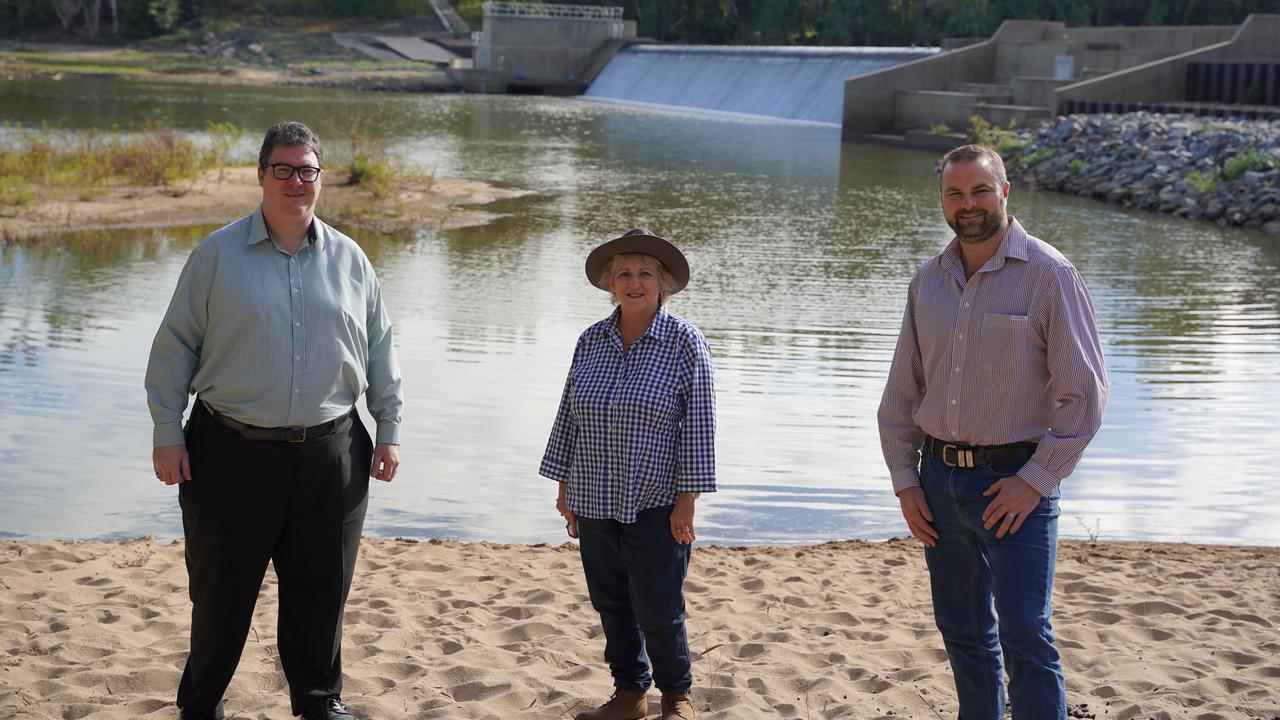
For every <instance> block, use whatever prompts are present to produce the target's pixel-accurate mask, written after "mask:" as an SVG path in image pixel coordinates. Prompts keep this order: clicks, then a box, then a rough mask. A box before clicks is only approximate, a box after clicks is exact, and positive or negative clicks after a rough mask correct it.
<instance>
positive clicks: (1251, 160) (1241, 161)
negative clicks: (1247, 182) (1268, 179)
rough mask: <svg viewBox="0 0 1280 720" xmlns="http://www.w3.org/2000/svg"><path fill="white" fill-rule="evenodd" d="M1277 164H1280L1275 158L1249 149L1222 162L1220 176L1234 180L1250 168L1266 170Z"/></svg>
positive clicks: (1228, 180) (1227, 179) (1229, 180)
mask: <svg viewBox="0 0 1280 720" xmlns="http://www.w3.org/2000/svg"><path fill="white" fill-rule="evenodd" d="M1277 166H1280V163H1277V160H1276V158H1273V157H1271V156H1270V155H1267V154H1265V153H1260V152H1258V151H1257V150H1250V151H1249V152H1245V153H1240V154H1239V155H1237V156H1235V157H1233V158H1231V159H1230V160H1228V161H1226V162H1225V163H1223V165H1222V177H1223V178H1224V179H1226V181H1227V182H1235V181H1236V180H1239V179H1240V178H1241V177H1242V176H1243V175H1244V174H1245V173H1246V172H1248V171H1250V170H1268V169H1270V168H1273V167H1277Z"/></svg>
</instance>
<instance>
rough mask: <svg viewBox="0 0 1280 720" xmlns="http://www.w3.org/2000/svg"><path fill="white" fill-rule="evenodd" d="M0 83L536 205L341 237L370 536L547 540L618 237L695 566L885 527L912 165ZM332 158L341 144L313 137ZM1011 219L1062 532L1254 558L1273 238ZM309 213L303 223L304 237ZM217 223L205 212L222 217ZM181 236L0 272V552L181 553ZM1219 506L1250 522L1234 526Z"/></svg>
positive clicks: (931, 236) (72, 245) (612, 130)
mask: <svg viewBox="0 0 1280 720" xmlns="http://www.w3.org/2000/svg"><path fill="white" fill-rule="evenodd" d="M53 85H54V84H52V83H46V84H45V85H40V84H39V83H36V84H30V83H28V85H26V86H25V88H26V89H25V90H24V89H23V87H24V86H21V85H20V84H15V83H9V84H7V85H0V107H3V108H4V110H3V111H0V112H3V113H4V115H2V116H0V120H9V121H12V120H20V121H22V122H25V123H27V124H32V122H33V120H32V118H38V117H40V116H41V114H42V113H43V114H44V115H46V116H47V117H49V118H53V119H55V120H51V122H54V121H56V123H57V126H58V127H59V128H66V129H72V130H74V129H77V128H85V127H88V126H90V125H99V126H100V125H102V124H103V120H102V119H101V118H108V119H112V121H113V122H120V123H121V124H129V123H137V124H141V122H142V120H143V119H144V118H145V117H149V116H152V115H154V116H155V117H160V118H164V119H165V121H166V122H172V123H173V124H175V125H177V126H179V127H183V128H189V129H193V130H198V129H201V128H203V127H204V125H205V122H206V121H207V120H209V119H215V120H225V119H234V120H235V121H236V122H237V123H238V124H241V125H243V126H248V127H265V126H266V125H267V124H269V123H270V122H272V121H274V120H275V119H277V118H279V117H284V116H290V117H298V118H300V119H303V120H305V121H307V122H309V123H313V125H314V126H315V127H317V129H318V130H319V132H320V133H321V134H322V135H325V134H326V133H329V134H330V136H332V137H339V136H340V126H339V125H338V122H339V118H341V117H342V116H343V115H344V114H348V113H353V112H359V111H361V108H362V107H363V108H367V107H368V106H370V104H371V103H374V104H376V110H377V112H378V117H379V123H378V127H379V128H380V132H385V133H386V134H387V135H388V136H390V137H395V138H397V141H396V147H398V148H400V149H401V150H403V151H404V152H405V153H407V155H408V156H409V157H410V159H411V160H412V162H414V163H416V164H418V165H419V166H421V167H423V168H425V169H428V170H429V171H432V172H435V173H437V174H439V175H449V176H463V177H475V178H479V179H483V180H488V181H497V182H500V183H505V184H510V185H513V186H517V187H522V188H527V189H529V190H532V191H533V192H534V193H535V194H533V195H530V196H525V197H521V198H516V199H512V200H507V201H503V202H501V203H498V204H495V205H493V206H490V207H489V208H488V209H491V210H495V211H496V212H498V213H500V214H502V217H500V218H499V219H498V220H497V221H495V222H493V223H491V224H489V225H486V226H483V227H477V228H465V229H460V230H452V231H443V232H442V231H437V230H433V229H424V230H421V231H418V232H412V233H404V234H400V235H395V236H392V235H379V234H374V233H356V236H357V239H358V240H359V241H360V242H361V243H362V245H363V246H364V248H365V250H366V252H367V253H368V254H369V256H370V258H371V259H372V261H373V263H374V265H375V266H376V267H377V269H378V273H379V275H380V277H381V278H382V280H383V285H384V294H385V297H386V300H387V303H388V306H389V307H390V309H391V312H392V314H393V317H394V318H395V320H396V323H397V325H398V332H399V335H398V342H399V349H400V355H401V360H402V364H403V365H404V374H405V378H406V389H407V391H408V393H409V398H408V406H407V409H406V420H405V427H404V441H405V445H404V448H403V453H402V459H403V461H404V473H403V475H402V477H401V478H400V479H398V480H397V481H396V482H395V483H393V484H391V485H389V486H387V485H382V484H376V485H375V487H374V488H373V499H372V503H371V512H370V515H369V520H368V524H367V528H368V531H369V532H372V533H375V534H380V535H413V536H443V537H457V538H463V539H490V540H499V541H511V542H559V541H560V540H561V539H563V529H562V527H561V526H560V523H559V521H558V518H557V516H556V514H555V512H554V510H553V508H552V504H553V500H554V490H555V488H554V485H553V484H552V483H551V482H550V481H548V480H545V479H543V478H539V477H537V476H536V468H537V464H538V458H539V457H540V455H541V452H542V446H543V443H544V442H545V440H546V433H547V432H548V430H549V426H550V420H551V417H552V414H553V413H554V409H555V404H556V402H557V400H558V398H559V392H560V389H561V383H562V382H563V378H564V373H565V370H566V369H567V367H568V362H569V356H570V354H571V352H572V348H573V342H574V339H575V338H576V337H577V334H578V333H579V332H580V331H581V329H582V328H583V327H585V326H586V325H588V324H589V323H591V322H593V321H594V320H596V319H598V318H600V317H602V316H604V315H605V314H607V313H608V312H609V305H608V303H607V301H606V299H605V296H604V295H603V293H600V292H599V291H598V290H595V289H594V288H592V287H590V286H588V285H587V284H586V283H585V282H583V278H582V277H581V272H582V271H581V267H582V259H583V257H584V256H585V253H586V251H587V250H588V249H590V247H592V246H593V245H594V244H595V243H596V242H597V241H599V240H600V239H603V238H606V237H609V236H612V235H613V234H615V233H616V232H618V231H620V230H625V229H628V228H630V227H634V226H636V225H647V226H649V227H651V228H653V229H655V230H658V231H661V232H665V233H668V234H669V235H670V236H671V237H673V238H674V239H676V241H677V242H679V243H680V244H681V246H682V247H683V248H684V249H685V250H686V252H687V254H688V256H689V258H690V261H691V263H692V265H693V268H694V282H693V283H692V284H691V285H690V287H689V289H688V290H686V291H685V292H684V293H681V295H680V296H678V297H677V299H676V302H675V303H674V305H673V309H674V310H675V311H676V312H677V313H679V314H681V315H683V316H685V317H687V318H689V319H690V320H692V321H693V322H695V323H696V324H698V325H699V326H700V327H701V328H702V329H703V331H704V332H705V333H706V335H707V336H708V338H709V339H710V341H711V344H712V347H713V350H714V353H715V357H716V369H717V381H718V383H717V384H718V387H719V390H720V397H719V405H720V434H719V447H718V463H719V468H720V474H721V484H722V492H720V493H717V494H716V495H714V496H710V497H708V498H706V499H705V500H704V501H703V502H702V503H700V506H699V507H700V513H701V517H702V522H703V523H704V530H703V531H702V532H700V537H702V538H705V539H707V540H709V541H713V542H734V543H737V542H770V543H793V542H815V541H823V540H829V539H838V538H849V537H862V538H878V537H887V536H890V535H897V534H902V533H903V532H904V529H903V528H902V525H901V520H900V518H899V517H898V514H897V504H896V500H894V498H893V497H892V495H891V494H890V493H889V490H888V480H887V477H886V473H885V471H884V469H883V463H882V461H881V459H880V452H879V444H878V438H877V433H876V427H875V409H876V405H877V403H878V401H879V396H880V391H881V389H882V387H883V382H884V376H885V373H886V372H887V368H888V360H889V356H890V353H891V352H892V349H893V345H894V342H895V339H896V335H897V331H898V325H899V322H900V319H901V312H902V307H903V303H904V300H905V291H906V284H907V281H908V279H909V277H910V275H911V274H912V272H914V270H915V268H916V267H918V266H919V264H920V263H921V262H922V261H923V260H924V259H926V258H927V257H929V256H930V255H932V254H933V253H935V252H937V250H938V249H939V248H940V247H941V246H942V245H943V243H945V241H946V239H947V237H948V236H949V232H948V230H947V228H946V226H945V224H944V223H943V222H942V220H941V217H940V214H939V212H938V210H937V190H936V182H937V180H936V175H935V174H934V170H933V161H934V158H933V156H932V155H929V154H924V153H916V152H905V151H899V150H891V149H887V148H881V147H874V146H854V145H841V144H840V143H839V138H838V134H837V133H836V131H834V130H829V129H824V128H808V127H795V126H784V125H774V124H770V123H764V122H754V121H741V120H729V119H724V118H709V117H705V116H698V117H693V116H688V115H683V114H680V113H673V112H661V111H654V110H646V109H640V108H635V107H615V106H610V105H605V104H598V103H590V102H581V101H572V100H558V99H545V98H506V97H468V96H434V95H433V96H414V95H403V96H400V95H377V96H371V95H363V94H359V93H336V92H329V91H324V92H314V91H306V90H299V91H296V92H295V91H287V92H281V91H279V90H270V91H258V90H252V89H249V90H245V89H216V88H215V89H209V88H203V89H192V88H157V87H142V86H135V85H130V84H120V83H117V84H110V83H107V84H95V86H94V87H93V88H92V89H91V90H90V89H86V92H90V91H91V92H92V93H93V96H94V97H95V98H96V99H95V103H96V104H97V105H98V106H101V108H102V112H101V113H97V112H95V113H93V115H92V116H90V115H88V114H86V113H84V111H83V110H80V111H77V110H75V109H74V108H72V107H71V106H70V105H69V104H63V103H62V102H61V101H60V100H57V99H56V98H58V97H61V95H62V93H64V92H65V91H66V88H67V87H68V86H67V85H66V84H65V81H64V84H63V85H62V86H60V87H53ZM336 144H337V146H338V147H339V150H338V152H341V142H340V141H339V142H337V143H336ZM1011 208H1012V210H1013V212H1014V213H1015V214H1016V215H1017V216H1018V217H1019V219H1020V220H1022V221H1023V223H1024V224H1025V225H1026V226H1027V227H1028V228H1029V229H1030V230H1031V231H1032V232H1033V233H1035V234H1037V235H1039V236H1041V237H1043V238H1045V239H1046V240H1048V241H1050V242H1052V243H1054V244H1055V245H1057V246H1058V247H1060V248H1061V249H1062V250H1063V252H1065V253H1066V254H1067V255H1068V256H1069V257H1071V258H1072V260H1073V261H1074V262H1075V263H1076V264H1077V266H1079V267H1080V268H1081V270H1082V272H1083V273H1084V275H1085V278H1086V280H1087V281H1088V283H1089V286H1090V288H1091V290H1092V291H1093V293H1094V297H1095V301H1096V302H1097V308H1098V314H1099V318H1100V323H1101V327H1102V333H1103V341H1104V344H1105V351H1106V353H1107V359H1108V364H1109V367H1110V371H1111V378H1112V386H1113V400H1112V404H1111V408H1110V410H1109V413H1108V417H1107V422H1106V425H1105V426H1104V429H1103V431H1102V433H1101V434H1100V435H1099V437H1098V438H1097V439H1096V441H1095V442H1094V444H1093V446H1092V447H1091V448H1090V451H1089V452H1088V453H1087V455H1086V457H1085V460H1084V462H1082V463H1081V465H1080V467H1079V468H1078V470H1077V472H1076V474H1075V475H1074V476H1073V477H1072V478H1070V479H1069V480H1068V481H1067V486H1066V488H1065V493H1064V497H1065V499H1064V502H1063V507H1064V512H1065V515H1064V521H1063V524H1062V530H1063V532H1064V534H1066V535H1075V536H1082V535H1087V534H1088V533H1089V531H1088V530H1087V529H1086V528H1085V527H1084V526H1085V525H1086V524H1087V525H1089V526H1090V527H1093V526H1094V525H1095V523H1096V524H1097V527H1098V532H1099V533H1100V534H1101V536H1102V537H1105V538H1156V539H1185V540H1203V541H1219V542H1223V541H1232V542H1245V543H1264V544H1277V543H1280V488H1277V487H1276V485H1275V483H1271V482H1269V473H1268V472H1267V468H1268V467H1269V466H1268V465H1267V464H1266V461H1267V459H1268V458H1267V457H1266V455H1265V450H1266V449H1268V448H1270V447H1271V445H1273V444H1274V443H1271V442H1270V441H1269V436H1270V433H1271V432H1273V430H1272V428H1273V427H1274V425H1275V420H1276V417H1277V416H1276V414H1275V411H1274V409H1273V408H1272V407H1271V406H1270V404H1269V403H1268V400H1267V398H1268V397H1269V396H1273V395H1274V394H1275V393H1276V391H1277V390H1280V380H1278V379H1277V376H1276V374H1275V372H1274V366H1275V364H1276V361H1277V359H1280V279H1278V278H1280V272H1277V271H1278V270H1280V250H1278V249H1277V244H1276V243H1275V241H1274V240H1273V239H1270V238H1267V237H1265V236H1261V235H1258V234H1253V233H1247V232H1241V231H1228V230H1222V229H1219V228H1217V227H1216V226H1212V225H1204V224H1191V223H1186V222H1183V221H1180V220H1176V219H1172V218H1164V217H1160V216H1156V215H1150V214H1143V213H1134V212H1129V211H1124V210H1121V209H1118V208H1114V207H1109V206H1106V205H1102V204H1099V203H1095V202H1090V201H1085V200H1082V199H1076V198H1069V197H1064V196H1059V195H1041V194H1036V193H1032V192H1028V191H1025V190H1021V189H1015V190H1014V194H1013V197H1012V200H1011ZM322 214H323V213H322ZM230 219H232V218H228V220H230ZM208 230H209V228H193V229H187V230H180V231H160V232H138V231H126V232H118V233H107V234H94V235H79V236H65V237H61V238H55V239H49V240H42V241H37V242H30V243H24V244H22V245H15V246H9V247H6V248H3V251H2V253H0V400H2V401H3V406H2V407H0V467H3V468H4V470H3V471H0V493H3V495H4V497H5V498H6V499H7V500H8V501H9V502H8V503H7V507H6V508H5V509H3V510H0V528H3V530H0V532H3V533H6V534H7V535H8V536H12V537H48V536H72V537H116V536H129V535H136V534H143V533H151V534H155V535H157V536H159V537H162V538H163V537H173V536H176V535H178V534H180V528H179V519H178V515H177V511H176V505H175V503H176V501H175V498H174V494H173V492H172V489H171V488H165V487H163V486H161V485H160V484H159V483H155V482H154V481H153V480H152V479H151V472H150V465H149V456H148V453H149V437H150V426H149V418H148V417H147V416H146V413H145V405H144V397H143V393H142V388H141V383H142V370H143V367H144V365H145V362H146V350H147V347H148V346H149V343H150V340H151V336H152V335H153V334H154V332H155V327H156V324H157V323H158V321H159V317H160V314H161V313H162V311H163V307H164V305H165V303H166V302H167V300H168V296H169V293H170V292H171V290H172V287H173V283H174V281H175V279H176V277H177V274H178V270H179V269H180V267H181V265H182V263H183V261H184V260H185V256H186V253H187V252H188V250H189V248H190V247H191V245H192V244H193V243H194V242H196V241H197V240H198V239H199V237H201V236H202V235H203V234H204V233H205V232H207V231H208ZM1241 508H1248V511H1247V512H1245V511H1242V510H1241Z"/></svg>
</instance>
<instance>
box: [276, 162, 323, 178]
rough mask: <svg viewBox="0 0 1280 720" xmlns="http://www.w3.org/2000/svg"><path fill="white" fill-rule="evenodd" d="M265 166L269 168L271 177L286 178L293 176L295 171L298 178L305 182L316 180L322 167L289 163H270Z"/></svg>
mask: <svg viewBox="0 0 1280 720" xmlns="http://www.w3.org/2000/svg"><path fill="white" fill-rule="evenodd" d="M267 167H269V168H271V177H273V178H275V179H277V180H288V179H290V178H292V177H293V174H294V173H297V174H298V179H299V180H301V181H302V182H305V183H313V182H315V181H316V180H318V179H319V178H320V170H321V169H322V168H318V167H314V166H312V165H303V166H302V167H294V166H293V165H290V164H289V163H271V164H270V165H268V166H267Z"/></svg>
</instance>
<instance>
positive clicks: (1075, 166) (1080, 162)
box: [1067, 158, 1087, 173]
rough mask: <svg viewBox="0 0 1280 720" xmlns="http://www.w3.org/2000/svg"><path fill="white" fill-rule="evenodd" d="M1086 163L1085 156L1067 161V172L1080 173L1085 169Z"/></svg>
mask: <svg viewBox="0 0 1280 720" xmlns="http://www.w3.org/2000/svg"><path fill="white" fill-rule="evenodd" d="M1086 164H1087V163H1086V162H1085V161H1084V159H1083V158H1076V159H1074V160H1072V161H1071V162H1069V163H1067V172H1072V173H1078V172H1080V171H1081V170H1083V169H1084V166H1085V165H1086Z"/></svg>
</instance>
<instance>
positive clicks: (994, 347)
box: [978, 313, 1027, 373]
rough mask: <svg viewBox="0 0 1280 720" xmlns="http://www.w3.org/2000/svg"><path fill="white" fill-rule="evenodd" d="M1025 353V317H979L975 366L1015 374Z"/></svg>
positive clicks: (988, 315)
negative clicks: (979, 335) (979, 332)
mask: <svg viewBox="0 0 1280 720" xmlns="http://www.w3.org/2000/svg"><path fill="white" fill-rule="evenodd" d="M1026 352H1027V316H1026V315H1002V314H1000V313H987V314H986V315H983V316H982V339H981V345H980V347H979V348H978V367H980V368H982V369H983V370H994V371H996V372H1007V373H1016V372H1018V369H1019V368H1021V367H1022V365H1023V362H1024V358H1025V357H1026Z"/></svg>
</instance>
